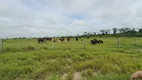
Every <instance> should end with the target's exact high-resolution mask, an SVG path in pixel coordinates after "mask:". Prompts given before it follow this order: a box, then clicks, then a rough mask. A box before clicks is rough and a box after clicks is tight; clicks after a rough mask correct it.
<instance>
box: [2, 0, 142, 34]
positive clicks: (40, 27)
mask: <svg viewBox="0 0 142 80" xmlns="http://www.w3.org/2000/svg"><path fill="white" fill-rule="evenodd" d="M141 3H142V1H141V0H89V1H86V0H0V37H16V36H62V35H76V34H80V33H83V32H84V31H88V32H92V31H94V32H96V31H99V29H106V28H113V27H114V26H115V27H118V28H119V27H132V28H133V27H136V28H141V25H142V23H141V21H142V10H141V9H142V5H141Z"/></svg>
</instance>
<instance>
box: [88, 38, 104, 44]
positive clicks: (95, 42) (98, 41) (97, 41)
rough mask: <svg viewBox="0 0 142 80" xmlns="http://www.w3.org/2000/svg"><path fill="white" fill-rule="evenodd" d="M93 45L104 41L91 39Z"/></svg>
mask: <svg viewBox="0 0 142 80" xmlns="http://www.w3.org/2000/svg"><path fill="white" fill-rule="evenodd" d="M90 42H91V43H92V44H93V45H95V44H103V43H104V42H103V41H102V40H97V39H93V40H91V41H90Z"/></svg>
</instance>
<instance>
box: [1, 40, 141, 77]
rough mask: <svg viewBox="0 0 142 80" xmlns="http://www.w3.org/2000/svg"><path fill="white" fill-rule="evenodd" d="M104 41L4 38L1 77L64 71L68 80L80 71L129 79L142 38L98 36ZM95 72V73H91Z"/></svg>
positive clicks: (138, 59)
mask: <svg viewBox="0 0 142 80" xmlns="http://www.w3.org/2000/svg"><path fill="white" fill-rule="evenodd" d="M99 39H102V40H103V41H104V44H97V45H91V43H90V40H91V39H86V43H87V48H86V49H84V46H83V41H79V42H76V41H75V39H71V41H70V42H55V44H54V45H55V48H54V49H52V43H51V42H46V43H43V44H38V43H37V41H36V39H18V40H14V39H10V40H6V41H5V42H4V51H3V52H1V53H0V79H1V80H31V79H34V80H61V78H62V76H63V74H64V73H67V74H68V80H72V79H73V75H74V73H75V72H80V73H81V74H82V77H87V79H88V80H129V79H130V76H131V74H132V73H133V72H135V71H137V70H141V69H142V63H141V62H142V38H140V39H139V45H135V43H136V38H126V37H122V38H120V43H121V44H120V48H118V47H117V39H116V38H107V39H105V38H99ZM94 74H95V75H94Z"/></svg>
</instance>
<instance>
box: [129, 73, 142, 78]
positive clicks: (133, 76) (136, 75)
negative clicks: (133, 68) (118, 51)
mask: <svg viewBox="0 0 142 80" xmlns="http://www.w3.org/2000/svg"><path fill="white" fill-rule="evenodd" d="M136 78H141V79H142V71H137V72H135V73H133V74H132V76H131V80H135V79H136Z"/></svg>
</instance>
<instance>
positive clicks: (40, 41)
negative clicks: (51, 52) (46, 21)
mask: <svg viewBox="0 0 142 80" xmlns="http://www.w3.org/2000/svg"><path fill="white" fill-rule="evenodd" d="M37 41H38V43H44V42H45V38H38V39H37Z"/></svg>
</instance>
